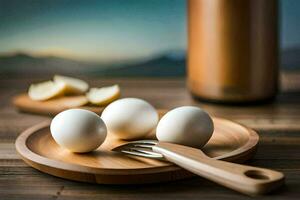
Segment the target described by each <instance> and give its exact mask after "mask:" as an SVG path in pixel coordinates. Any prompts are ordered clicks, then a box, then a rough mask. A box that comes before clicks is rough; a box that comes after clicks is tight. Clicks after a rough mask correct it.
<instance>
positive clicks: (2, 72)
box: [0, 53, 185, 77]
mask: <svg viewBox="0 0 300 200" xmlns="http://www.w3.org/2000/svg"><path fill="white" fill-rule="evenodd" d="M52 74H66V75H73V74H74V75H93V76H102V77H103V76H183V75H184V74H185V57H183V56H182V55H181V54H180V53H179V54H178V53H168V54H166V55H162V56H157V57H155V58H152V59H149V60H145V61H136V60H132V61H127V62H126V63H123V64H120V63H111V64H107V63H106V64H104V63H87V62H81V61H75V60H70V59H66V58H59V57H53V56H51V57H50V56H48V57H33V56H30V55H28V54H25V53H16V54H13V55H5V56H3V55H2V56H0V77H1V76H9V75H12V76H28V77H29V76H49V75H52Z"/></svg>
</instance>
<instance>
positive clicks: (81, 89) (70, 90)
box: [53, 75, 89, 94]
mask: <svg viewBox="0 0 300 200" xmlns="http://www.w3.org/2000/svg"><path fill="white" fill-rule="evenodd" d="M53 80H54V82H56V83H63V84H65V85H66V88H65V91H64V92H65V94H83V93H85V92H86V91H87V90H88V89H89V85H88V84H87V83H86V82H85V81H83V80H80V79H77V78H72V77H68V76H61V75H55V76H54V77H53Z"/></svg>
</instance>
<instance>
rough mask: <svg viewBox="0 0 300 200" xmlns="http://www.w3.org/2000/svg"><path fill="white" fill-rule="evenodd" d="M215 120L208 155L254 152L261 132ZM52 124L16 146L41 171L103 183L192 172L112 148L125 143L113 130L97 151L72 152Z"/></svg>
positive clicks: (233, 157) (241, 156)
mask: <svg viewBox="0 0 300 200" xmlns="http://www.w3.org/2000/svg"><path fill="white" fill-rule="evenodd" d="M160 115H162V113H160ZM213 121H214V126H215V131H214V133H213V136H212V138H211V139H210V140H209V142H208V143H207V145H206V146H205V147H204V148H203V151H204V152H205V153H206V154H207V155H208V156H210V157H213V158H216V159H222V160H228V161H234V162H243V161H246V160H248V159H249V158H251V157H252V156H253V155H254V153H255V149H256V145H257V143H258V135H257V134H256V133H255V132H254V131H253V130H250V129H247V128H245V127H243V126H241V125H239V124H236V123H234V122H232V121H229V120H225V119H220V118H214V119H213ZM49 125H50V122H49V121H47V122H44V123H41V124H38V125H36V126H33V127H31V128H29V129H28V130H26V131H24V132H23V133H22V134H21V135H20V136H19V137H18V138H17V140H16V149H17V151H18V153H19V154H20V155H21V156H22V158H23V159H24V161H25V162H27V163H28V164H29V165H31V166H32V167H34V168H36V169H38V170H40V171H43V172H46V173H49V174H52V175H55V176H58V177H62V178H67V179H71V180H77V181H83V182H91V183H102V184H103V183H105V184H133V183H134V184H137V183H152V182H161V181H170V180H177V179H182V178H185V177H191V176H192V174H191V173H189V172H186V171H184V170H182V169H181V168H179V167H177V166H175V165H173V164H171V163H169V162H165V161H161V160H155V159H149V158H143V157H137V156H127V155H125V154H122V153H118V152H113V151H111V150H112V149H113V148H115V147H117V146H119V145H121V144H124V143H125V141H121V140H117V139H115V138H114V137H112V134H108V136H107V138H106V140H105V142H104V143H103V144H102V145H101V146H100V147H99V148H98V149H97V151H94V152H91V153H86V154H75V153H71V152H69V151H68V150H66V149H64V148H62V147H60V146H59V145H57V143H56V142H55V141H54V140H53V138H52V136H51V133H50V128H49ZM148 138H150V139H155V133H154V132H152V134H151V135H149V136H148Z"/></svg>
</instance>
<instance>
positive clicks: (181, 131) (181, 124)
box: [156, 106, 214, 148]
mask: <svg viewBox="0 0 300 200" xmlns="http://www.w3.org/2000/svg"><path fill="white" fill-rule="evenodd" d="M213 131H214V125H213V121H212V119H211V117H210V116H209V115H208V114H207V113H206V112H205V111H204V110H202V109H200V108H198V107H194V106H183V107H178V108H175V109H173V110H171V111H169V112H167V113H166V114H165V115H164V116H163V117H162V118H161V120H160V121H159V123H158V125H157V128H156V137H157V139H158V140H159V141H163V142H170V143H176V144H181V145H186V146H191V147H196V148H201V147H203V146H204V145H205V144H206V143H207V142H208V140H209V139H210V138H211V136H212V134H213Z"/></svg>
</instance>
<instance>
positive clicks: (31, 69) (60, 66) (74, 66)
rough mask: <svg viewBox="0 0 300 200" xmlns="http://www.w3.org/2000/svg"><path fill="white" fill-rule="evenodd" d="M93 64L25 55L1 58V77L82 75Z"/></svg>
mask: <svg viewBox="0 0 300 200" xmlns="http://www.w3.org/2000/svg"><path fill="white" fill-rule="evenodd" d="M90 67H92V65H91V64H87V63H84V62H79V61H73V60H70V59H65V58H59V57H52V56H48V57H33V56H30V55H28V54H24V53H17V54H14V55H5V56H3V55H2V56H0V74H1V75H24V76H30V75H31V76H32V75H40V74H51V73H67V74H75V73H82V72H84V71H85V69H86V68H90Z"/></svg>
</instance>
